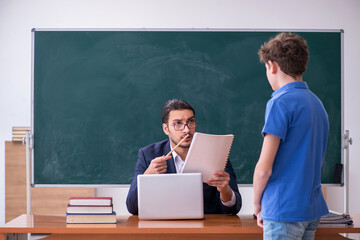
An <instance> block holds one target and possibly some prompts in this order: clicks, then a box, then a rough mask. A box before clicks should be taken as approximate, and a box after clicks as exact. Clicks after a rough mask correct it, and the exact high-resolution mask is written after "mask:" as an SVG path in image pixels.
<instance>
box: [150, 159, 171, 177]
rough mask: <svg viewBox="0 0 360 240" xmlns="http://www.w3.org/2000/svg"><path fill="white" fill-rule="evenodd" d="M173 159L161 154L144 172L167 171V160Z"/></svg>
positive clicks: (156, 172)
mask: <svg viewBox="0 0 360 240" xmlns="http://www.w3.org/2000/svg"><path fill="white" fill-rule="evenodd" d="M169 159H171V156H167V157H165V156H161V157H157V158H154V159H153V160H151V163H150V165H149V167H148V168H147V169H146V171H145V172H144V174H159V173H165V172H166V169H167V164H166V160H169Z"/></svg>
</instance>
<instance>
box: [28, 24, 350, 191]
mask: <svg viewBox="0 0 360 240" xmlns="http://www.w3.org/2000/svg"><path fill="white" fill-rule="evenodd" d="M294 32H296V31H294ZM298 33H299V34H300V35H301V36H303V37H304V38H305V39H306V40H307V41H308V45H309V48H310V60H309V65H308V69H307V71H306V73H305V75H304V77H303V79H304V80H305V81H306V82H307V83H308V85H309V87H310V89H311V90H312V91H313V92H314V93H315V94H317V95H318V97H319V98H320V99H321V100H322V101H323V103H324V105H325V108H326V110H327V111H328V114H329V119H330V135H329V141H328V151H327V155H326V159H325V163H324V165H323V169H322V182H323V183H334V180H333V178H334V171H335V165H336V164H337V163H341V153H342V150H341V136H342V134H341V131H342V110H341V108H342V103H341V99H342V96H341V95H342V94H341V91H342V90H341V85H342V84H341V82H342V69H341V66H342V64H341V56H342V53H341V49H342V48H341V44H342V41H341V39H342V34H343V33H342V32H341V31H327V32H326V31H317V32H314V31H301V32H298ZM275 34H277V32H270V31H257V30H254V31H190V30H189V31H183V30H168V31H165V30H164V31H155V30H154V31H140V30H139V31H137V30H135V31H133V30H131V31H130V30H125V31H124V30H121V31H120V30H119V31H116V30H111V31H110V30H106V29H105V30H96V31H95V30H86V29H85V30H45V29H34V30H33V114H32V117H33V124H32V125H33V126H32V131H33V133H34V135H33V136H34V140H33V143H34V150H33V163H34V164H33V184H35V185H42V184H44V185H51V184H56V185H58V184H62V185H74V184H76V185H78V184H80V185H107V184H109V185H111V184H116V185H117V184H129V183H130V182H131V179H132V177H133V171H134V167H135V163H136V160H137V151H138V149H139V148H141V147H143V146H146V145H148V144H150V143H153V142H156V141H161V140H163V139H165V138H166V135H165V134H164V133H163V132H162V127H161V109H162V107H163V104H164V103H165V102H166V101H167V100H169V99H172V98H182V99H185V100H186V101H188V102H189V103H190V104H192V105H193V107H194V108H195V110H196V118H197V119H198V121H199V126H198V129H197V131H198V132H204V133H212V134H229V133H233V134H235V140H234V143H233V147H232V150H231V154H230V159H231V161H232V164H233V167H234V170H235V173H236V175H237V181H238V183H239V184H251V183H252V175H253V171H254V167H255V164H256V162H257V160H258V157H259V154H260V149H261V144H262V136H261V129H262V126H263V124H264V113H265V106H266V102H267V101H268V100H269V99H270V97H271V93H272V90H271V87H270V85H269V84H268V81H267V79H266V75H265V67H264V65H263V64H261V63H260V62H259V59H258V55H257V51H258V49H259V47H260V45H261V44H262V43H264V42H265V41H267V40H268V39H269V38H270V37H271V36H274V35H275Z"/></svg>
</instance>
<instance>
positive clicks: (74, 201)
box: [69, 197, 112, 206]
mask: <svg viewBox="0 0 360 240" xmlns="http://www.w3.org/2000/svg"><path fill="white" fill-rule="evenodd" d="M69 204H70V205H71V206H94V205H100V206H112V197H71V198H70V200H69Z"/></svg>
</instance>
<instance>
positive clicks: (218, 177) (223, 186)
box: [206, 171, 232, 202]
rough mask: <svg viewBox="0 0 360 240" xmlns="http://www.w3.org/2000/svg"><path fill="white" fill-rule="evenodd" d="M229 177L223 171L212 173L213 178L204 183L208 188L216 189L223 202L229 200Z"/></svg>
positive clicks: (230, 192) (230, 195)
mask: <svg viewBox="0 0 360 240" xmlns="http://www.w3.org/2000/svg"><path fill="white" fill-rule="evenodd" d="M229 182H230V176H229V174H228V173H227V172H225V171H217V172H214V176H213V177H212V178H210V179H209V180H208V181H207V182H206V183H207V184H208V185H209V186H212V187H216V188H217V190H218V191H219V192H220V198H221V200H222V201H223V202H227V201H230V200H231V197H232V190H231V188H230V186H229Z"/></svg>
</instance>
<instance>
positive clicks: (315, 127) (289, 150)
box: [253, 33, 329, 239]
mask: <svg viewBox="0 0 360 240" xmlns="http://www.w3.org/2000/svg"><path fill="white" fill-rule="evenodd" d="M258 54H259V57H260V61H261V62H263V63H264V64H265V67H266V76H267V78H268V81H269V83H270V85H271V87H272V89H273V90H274V93H273V94H272V96H271V99H270V100H269V101H268V103H267V106H266V112H265V124H264V127H263V130H262V134H263V136H264V141H263V146H262V150H261V154H260V158H259V161H258V163H257V165H256V167H255V172H254V179H253V184H254V213H255V215H257V222H258V225H259V226H260V227H263V229H264V239H314V236H315V231H316V228H317V226H318V224H319V218H320V217H321V216H322V215H325V214H327V213H328V208H327V206H326V203H325V200H324V198H323V195H322V191H321V183H320V181H321V165H322V163H323V160H324V157H325V151H326V144H327V137H328V131H329V123H328V116H327V113H326V111H325V109H324V107H323V105H322V103H321V101H320V100H319V99H318V98H317V97H316V96H315V94H314V93H312V92H311V91H310V90H309V89H308V86H307V84H306V82H303V81H302V75H303V73H304V72H305V70H306V65H307V62H308V59H309V51H308V47H307V43H306V41H305V40H304V39H303V38H301V37H300V36H298V35H296V34H293V33H280V34H278V35H277V36H276V37H275V38H273V39H270V40H269V41H268V42H266V43H264V45H262V46H261V48H260V50H259V53H258Z"/></svg>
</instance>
